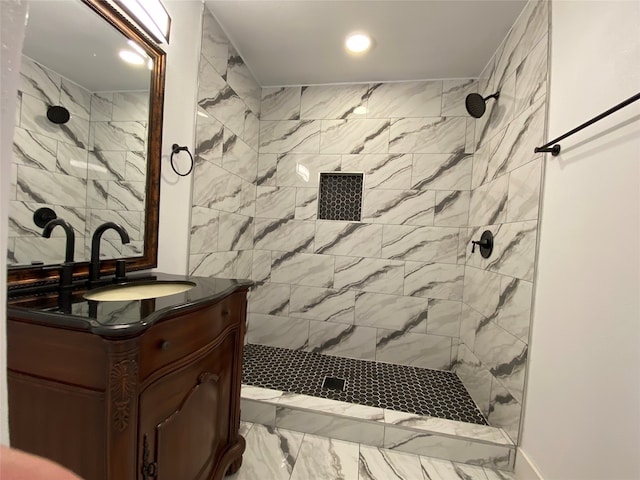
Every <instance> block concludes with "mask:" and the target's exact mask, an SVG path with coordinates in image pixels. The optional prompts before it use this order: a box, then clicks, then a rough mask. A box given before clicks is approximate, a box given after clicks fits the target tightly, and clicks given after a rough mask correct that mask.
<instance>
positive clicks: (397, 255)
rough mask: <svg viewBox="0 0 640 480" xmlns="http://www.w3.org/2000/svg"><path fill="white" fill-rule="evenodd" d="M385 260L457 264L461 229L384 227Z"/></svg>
mask: <svg viewBox="0 0 640 480" xmlns="http://www.w3.org/2000/svg"><path fill="white" fill-rule="evenodd" d="M382 257H384V258H392V259H396V260H416V261H419V262H420V261H421V262H442V263H456V261H457V257H458V229H457V228H446V227H411V226H404V225H385V226H384V227H383V229H382Z"/></svg>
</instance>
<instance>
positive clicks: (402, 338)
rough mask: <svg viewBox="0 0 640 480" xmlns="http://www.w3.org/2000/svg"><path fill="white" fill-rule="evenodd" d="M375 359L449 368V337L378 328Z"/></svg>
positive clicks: (415, 365)
mask: <svg viewBox="0 0 640 480" xmlns="http://www.w3.org/2000/svg"><path fill="white" fill-rule="evenodd" d="M376 360H377V361H381V362H390V363H397V364H401V365H412V366H414V367H421V368H437V369H442V370H449V369H451V338H449V337H441V336H438V335H425V334H420V333H405V332H402V331H394V330H382V329H378V337H377V343H376Z"/></svg>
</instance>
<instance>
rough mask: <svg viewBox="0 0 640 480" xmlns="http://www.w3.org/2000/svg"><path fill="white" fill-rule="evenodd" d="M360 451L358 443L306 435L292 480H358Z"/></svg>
mask: <svg viewBox="0 0 640 480" xmlns="http://www.w3.org/2000/svg"><path fill="white" fill-rule="evenodd" d="M358 451H359V449H358V444H357V443H350V442H343V441H341V440H332V439H329V438H323V437H316V436H313V435H305V436H304V440H303V442H302V446H301V447H300V453H299V454H298V459H297V461H296V465H295V467H294V469H293V472H292V474H291V480H308V479H310V478H318V479H320V478H326V479H332V480H334V479H335V480H358ZM256 478H258V477H256ZM268 478H271V477H268ZM273 478H274V479H275V478H276V477H273Z"/></svg>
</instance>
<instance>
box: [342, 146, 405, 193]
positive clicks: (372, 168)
mask: <svg viewBox="0 0 640 480" xmlns="http://www.w3.org/2000/svg"><path fill="white" fill-rule="evenodd" d="M412 159H413V156H412V155H410V154H406V155H405V154H376V153H370V154H361V155H343V156H342V171H343V172H362V173H364V182H365V183H364V186H365V188H392V189H410V188H411V162H412Z"/></svg>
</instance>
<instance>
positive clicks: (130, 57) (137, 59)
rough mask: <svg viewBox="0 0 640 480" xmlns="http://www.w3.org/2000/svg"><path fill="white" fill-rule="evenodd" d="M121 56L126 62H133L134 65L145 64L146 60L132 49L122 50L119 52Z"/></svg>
mask: <svg viewBox="0 0 640 480" xmlns="http://www.w3.org/2000/svg"><path fill="white" fill-rule="evenodd" d="M118 55H120V58H121V59H122V60H124V61H125V62H128V63H132V64H133V65H144V64H145V63H146V62H145V61H144V58H142V57H141V56H140V55H138V54H137V53H136V52H132V51H131V50H120V52H119V53H118Z"/></svg>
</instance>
